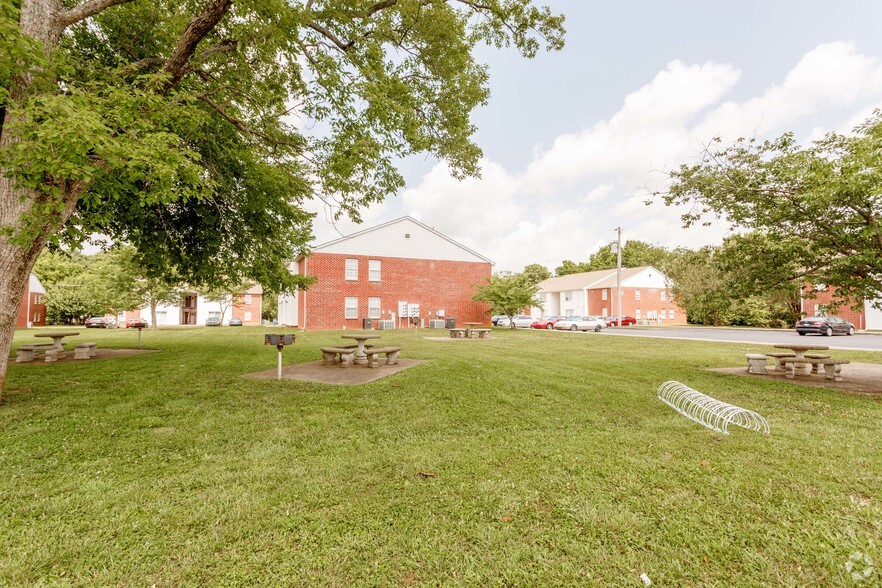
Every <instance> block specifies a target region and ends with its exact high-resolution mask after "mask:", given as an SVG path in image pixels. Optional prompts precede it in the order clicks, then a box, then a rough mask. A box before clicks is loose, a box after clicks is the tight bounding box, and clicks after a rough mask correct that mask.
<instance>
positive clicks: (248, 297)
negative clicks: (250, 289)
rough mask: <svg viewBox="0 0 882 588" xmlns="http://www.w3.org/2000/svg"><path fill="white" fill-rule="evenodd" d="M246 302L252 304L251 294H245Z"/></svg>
mask: <svg viewBox="0 0 882 588" xmlns="http://www.w3.org/2000/svg"><path fill="white" fill-rule="evenodd" d="M245 304H251V294H246V295H245Z"/></svg>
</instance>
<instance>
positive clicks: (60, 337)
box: [34, 331, 79, 351]
mask: <svg viewBox="0 0 882 588" xmlns="http://www.w3.org/2000/svg"><path fill="white" fill-rule="evenodd" d="M77 335H79V332H77V331H68V332H66V333H36V334H35V335H34V337H52V342H53V343H54V344H55V347H56V349H60V350H62V351H63V350H64V343H63V341H64V338H65V337H76V336H77Z"/></svg>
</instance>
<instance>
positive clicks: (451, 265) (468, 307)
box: [279, 217, 492, 330]
mask: <svg viewBox="0 0 882 588" xmlns="http://www.w3.org/2000/svg"><path fill="white" fill-rule="evenodd" d="M491 267H492V262H491V261H490V260H489V259H487V258H486V257H484V256H482V255H480V254H478V253H476V252H474V251H472V250H471V249H469V248H467V247H465V246H463V245H461V244H459V243H457V242H456V241H453V240H452V239H450V238H448V237H446V236H444V235H442V234H441V233H439V232H438V231H435V230H434V229H432V228H431V227H429V226H426V225H424V224H423V223H421V222H419V221H416V220H414V219H412V218H410V217H402V218H399V219H396V220H393V221H390V222H387V223H385V224H382V225H378V226H376V227H373V228H370V229H366V230H364V231H360V232H358V233H355V234H353V235H350V236H348V237H343V238H341V239H337V240H335V241H331V242H330V243H325V244H324V245H321V246H318V247H316V248H315V249H314V250H313V252H312V253H311V254H310V255H309V256H306V257H300V258H298V259H296V260H295V261H294V262H292V263H291V265H290V266H289V268H290V269H291V271H292V272H295V273H299V274H303V275H307V276H313V277H315V278H317V280H316V282H315V283H314V284H313V285H312V286H310V287H309V289H308V290H305V291H299V292H297V293H295V294H293V295H289V296H280V297H279V322H281V323H282V324H284V325H290V326H294V325H296V326H299V327H300V328H302V329H310V330H322V329H361V328H363V325H364V319H365V318H369V319H370V320H371V325H372V327H374V328H376V327H377V326H378V322H377V321H379V320H384V321H392V322H391V324H392V325H393V326H394V327H395V328H398V327H400V326H404V325H406V324H407V317H403V316H402V315H403V314H404V308H403V305H404V304H405V303H407V304H408V305H409V309H410V311H411V312H412V311H413V308H414V305H418V306H419V311H418V317H417V320H420V321H421V322H422V323H423V324H424V325H425V324H427V323H426V321H428V320H433V319H438V318H455V319H456V320H457V323H458V324H462V323H464V322H487V321H488V320H489V317H488V310H489V309H488V307H487V305H486V304H483V303H480V302H475V301H474V300H472V295H473V294H474V293H475V287H474V284H480V283H483V282H485V281H486V280H488V279H489V278H490V275H491ZM385 324H389V323H385Z"/></svg>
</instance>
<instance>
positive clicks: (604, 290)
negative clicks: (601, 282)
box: [600, 288, 609, 314]
mask: <svg viewBox="0 0 882 588" xmlns="http://www.w3.org/2000/svg"><path fill="white" fill-rule="evenodd" d="M607 292H609V290H607V289H606V288H604V289H603V290H601V291H600V299H601V300H606V299H607V298H609V294H607ZM604 314H605V313H604Z"/></svg>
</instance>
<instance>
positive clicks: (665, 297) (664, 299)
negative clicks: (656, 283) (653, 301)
mask: <svg viewBox="0 0 882 588" xmlns="http://www.w3.org/2000/svg"><path fill="white" fill-rule="evenodd" d="M660 296H661V301H662V302H667V301H668V291H667V290H662V291H661V294H660Z"/></svg>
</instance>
